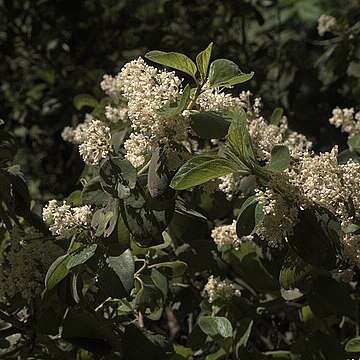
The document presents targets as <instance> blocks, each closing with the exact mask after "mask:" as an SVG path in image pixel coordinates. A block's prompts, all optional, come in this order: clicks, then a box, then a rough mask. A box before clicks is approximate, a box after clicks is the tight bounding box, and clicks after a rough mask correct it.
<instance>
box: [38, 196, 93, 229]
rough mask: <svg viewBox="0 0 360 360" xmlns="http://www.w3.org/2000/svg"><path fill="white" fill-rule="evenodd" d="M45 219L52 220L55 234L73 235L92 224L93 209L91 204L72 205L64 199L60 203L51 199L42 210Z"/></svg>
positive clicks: (51, 226)
mask: <svg viewBox="0 0 360 360" xmlns="http://www.w3.org/2000/svg"><path fill="white" fill-rule="evenodd" d="M42 216H43V220H44V221H51V222H52V224H51V225H50V231H51V233H52V234H53V235H60V236H72V235H74V234H76V233H78V232H80V231H81V230H83V229H86V228H89V227H90V224H91V217H92V211H91V207H90V206H89V205H84V206H78V207H71V206H70V205H67V204H66V202H65V201H64V202H63V203H62V205H59V204H58V202H57V201H56V200H50V201H49V203H48V205H46V206H45V207H44V209H43V212H42Z"/></svg>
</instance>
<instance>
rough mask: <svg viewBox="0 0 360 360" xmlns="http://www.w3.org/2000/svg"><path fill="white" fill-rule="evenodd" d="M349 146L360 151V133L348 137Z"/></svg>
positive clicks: (351, 149) (352, 149)
mask: <svg viewBox="0 0 360 360" xmlns="http://www.w3.org/2000/svg"><path fill="white" fill-rule="evenodd" d="M348 146H349V149H350V151H356V152H357V153H359V152H360V134H358V135H354V136H351V137H349V138H348Z"/></svg>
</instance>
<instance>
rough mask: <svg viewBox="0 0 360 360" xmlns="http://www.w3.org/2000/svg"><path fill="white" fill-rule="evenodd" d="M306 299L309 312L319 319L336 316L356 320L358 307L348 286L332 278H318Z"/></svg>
mask: <svg viewBox="0 0 360 360" xmlns="http://www.w3.org/2000/svg"><path fill="white" fill-rule="evenodd" d="M308 299H309V305H310V307H311V310H312V311H313V312H314V314H316V315H318V316H320V317H325V316H329V315H338V316H348V317H351V318H353V319H357V318H358V315H359V310H358V305H357V303H356V302H355V301H354V300H353V299H352V297H351V294H350V287H349V285H348V284H345V283H343V282H342V281H336V280H335V279H333V278H332V277H329V276H321V277H318V278H317V279H316V280H315V281H314V283H313V285H312V290H311V292H310V294H309V295H308Z"/></svg>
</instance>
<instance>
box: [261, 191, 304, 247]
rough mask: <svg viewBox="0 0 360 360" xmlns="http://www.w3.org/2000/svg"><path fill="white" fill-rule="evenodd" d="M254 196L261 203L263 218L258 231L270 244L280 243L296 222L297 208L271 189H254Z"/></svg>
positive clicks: (289, 233) (290, 232)
mask: <svg viewBox="0 0 360 360" xmlns="http://www.w3.org/2000/svg"><path fill="white" fill-rule="evenodd" d="M256 197H257V198H258V200H259V203H260V204H263V213H264V220H263V222H262V225H261V228H260V230H259V231H258V232H259V235H260V236H261V238H263V239H266V240H267V241H268V244H269V245H270V246H276V245H279V244H281V242H282V240H283V238H284V237H286V236H288V235H291V234H292V231H293V227H294V226H295V225H296V223H297V215H298V210H297V207H296V205H290V204H289V203H288V202H286V201H285V200H284V198H283V197H282V196H281V195H279V194H277V193H274V191H273V190H272V189H267V190H266V191H265V192H263V191H261V190H257V191H256Z"/></svg>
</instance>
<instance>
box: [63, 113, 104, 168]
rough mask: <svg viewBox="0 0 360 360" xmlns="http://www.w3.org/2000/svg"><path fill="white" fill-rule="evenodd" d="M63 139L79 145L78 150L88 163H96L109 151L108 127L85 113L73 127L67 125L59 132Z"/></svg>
mask: <svg viewBox="0 0 360 360" xmlns="http://www.w3.org/2000/svg"><path fill="white" fill-rule="evenodd" d="M61 136H62V138H63V139H64V140H65V141H68V142H71V143H73V144H76V145H79V152H80V155H81V156H82V158H83V159H84V161H85V162H86V163H87V164H88V165H98V164H99V162H100V161H101V159H104V158H105V157H106V156H107V154H108V153H109V151H111V143H110V140H111V133H110V128H109V127H107V126H105V124H104V123H103V122H102V121H100V120H95V119H94V118H93V117H92V115H89V114H87V115H86V116H85V121H84V122H83V123H81V124H79V125H78V126H76V127H75V128H72V127H70V126H67V127H65V128H64V130H63V131H62V133H61Z"/></svg>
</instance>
